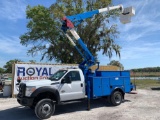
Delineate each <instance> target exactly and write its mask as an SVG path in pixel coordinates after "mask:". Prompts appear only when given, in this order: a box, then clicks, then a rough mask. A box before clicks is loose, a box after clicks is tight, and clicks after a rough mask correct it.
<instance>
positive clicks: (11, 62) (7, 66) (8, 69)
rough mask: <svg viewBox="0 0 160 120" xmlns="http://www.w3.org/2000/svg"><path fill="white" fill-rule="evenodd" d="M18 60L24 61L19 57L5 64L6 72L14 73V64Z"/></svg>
mask: <svg viewBox="0 0 160 120" xmlns="http://www.w3.org/2000/svg"><path fill="white" fill-rule="evenodd" d="M17 62H22V61H21V60H19V59H14V60H10V61H8V62H7V63H6V65H4V68H5V73H12V64H14V63H17Z"/></svg>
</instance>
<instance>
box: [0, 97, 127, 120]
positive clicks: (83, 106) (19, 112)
mask: <svg viewBox="0 0 160 120" xmlns="http://www.w3.org/2000/svg"><path fill="white" fill-rule="evenodd" d="M124 102H130V100H124V101H123V102H122V104H123V103H124ZM17 104H18V103H17ZM90 105H91V110H92V109H95V108H100V107H114V106H112V105H110V104H109V103H107V101H106V99H96V100H91V104H90ZM78 111H87V100H83V101H81V102H80V101H79V102H74V103H73V102H72V103H67V104H66V103H65V104H63V105H56V109H55V113H54V115H53V116H56V115H61V114H66V113H73V112H78ZM0 119H2V120H38V118H37V117H36V115H35V113H34V110H32V109H30V108H29V107H23V106H18V107H13V108H10V109H5V110H1V111H0Z"/></svg>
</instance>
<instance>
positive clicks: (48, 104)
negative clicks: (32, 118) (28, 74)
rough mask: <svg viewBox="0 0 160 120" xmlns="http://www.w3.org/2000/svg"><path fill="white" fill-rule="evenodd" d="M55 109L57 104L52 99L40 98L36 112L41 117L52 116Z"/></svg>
mask: <svg viewBox="0 0 160 120" xmlns="http://www.w3.org/2000/svg"><path fill="white" fill-rule="evenodd" d="M54 111H55V104H54V102H53V101H52V100H51V99H42V100H40V101H39V102H38V103H37V104H36V107H35V114H36V116H37V117H38V118H39V119H48V118H50V117H51V116H52V115H53V113H54Z"/></svg>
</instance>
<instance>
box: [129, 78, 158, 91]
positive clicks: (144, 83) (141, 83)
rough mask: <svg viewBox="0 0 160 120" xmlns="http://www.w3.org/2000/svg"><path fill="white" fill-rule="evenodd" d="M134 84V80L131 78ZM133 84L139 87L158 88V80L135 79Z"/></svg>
mask: <svg viewBox="0 0 160 120" xmlns="http://www.w3.org/2000/svg"><path fill="white" fill-rule="evenodd" d="M131 81H132V83H133V84H134V80H131ZM135 84H136V86H137V88H140V89H152V88H158V87H159V88H160V80H148V79H144V80H135Z"/></svg>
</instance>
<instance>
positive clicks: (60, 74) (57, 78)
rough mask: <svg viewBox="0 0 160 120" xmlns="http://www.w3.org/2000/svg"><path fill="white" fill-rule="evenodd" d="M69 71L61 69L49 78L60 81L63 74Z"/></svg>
mask: <svg viewBox="0 0 160 120" xmlns="http://www.w3.org/2000/svg"><path fill="white" fill-rule="evenodd" d="M66 72H67V70H59V71H57V72H56V73H54V74H53V75H52V76H51V77H50V78H49V79H50V80H52V81H58V80H59V79H61V78H62V76H63V75H64V74H65V73H66Z"/></svg>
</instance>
